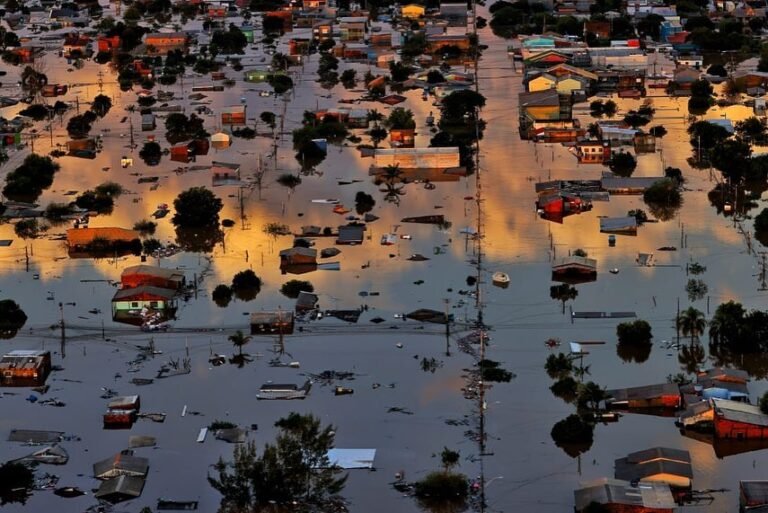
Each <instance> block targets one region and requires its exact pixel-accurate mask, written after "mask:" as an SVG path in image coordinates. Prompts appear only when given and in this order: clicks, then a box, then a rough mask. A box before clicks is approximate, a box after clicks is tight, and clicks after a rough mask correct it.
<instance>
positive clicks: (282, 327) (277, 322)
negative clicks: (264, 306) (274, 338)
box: [251, 311, 294, 335]
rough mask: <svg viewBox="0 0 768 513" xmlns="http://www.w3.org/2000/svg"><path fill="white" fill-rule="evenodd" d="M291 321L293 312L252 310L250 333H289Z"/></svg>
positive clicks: (291, 331)
mask: <svg viewBox="0 0 768 513" xmlns="http://www.w3.org/2000/svg"><path fill="white" fill-rule="evenodd" d="M293 322H294V321H293V312H283V311H277V312H253V313H252V314H251V335H280V334H282V335H290V334H292V333H293Z"/></svg>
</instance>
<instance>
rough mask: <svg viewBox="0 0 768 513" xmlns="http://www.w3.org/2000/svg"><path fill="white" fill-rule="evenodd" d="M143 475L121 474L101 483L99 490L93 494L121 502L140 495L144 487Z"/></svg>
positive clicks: (99, 497)
mask: <svg viewBox="0 0 768 513" xmlns="http://www.w3.org/2000/svg"><path fill="white" fill-rule="evenodd" d="M144 481H145V479H144V478H143V477H135V476H119V477H115V478H113V479H108V480H106V481H104V482H103V483H101V486H99V490H98V491H97V492H96V493H95V494H93V496H94V497H96V498H97V499H104V500H106V501H108V502H120V501H121V500H128V499H130V498H135V497H139V496H140V495H141V492H142V490H143V489H144Z"/></svg>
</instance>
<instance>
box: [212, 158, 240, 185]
mask: <svg viewBox="0 0 768 513" xmlns="http://www.w3.org/2000/svg"><path fill="white" fill-rule="evenodd" d="M211 182H212V185H213V187H220V186H223V185H240V184H241V183H242V182H240V164H232V163H229V162H216V161H213V162H212V163H211Z"/></svg>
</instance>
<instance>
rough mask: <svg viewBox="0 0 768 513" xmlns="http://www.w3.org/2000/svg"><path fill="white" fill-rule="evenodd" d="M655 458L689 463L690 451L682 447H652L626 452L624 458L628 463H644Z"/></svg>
mask: <svg viewBox="0 0 768 513" xmlns="http://www.w3.org/2000/svg"><path fill="white" fill-rule="evenodd" d="M657 459H665V460H672V461H680V462H684V463H686V462H687V463H690V462H691V453H689V452H688V451H684V450H682V449H670V448H669V447H652V448H651V449H645V450H643V451H637V452H633V453H632V454H628V455H627V457H626V460H627V461H628V462H629V463H645V462H648V461H651V460H657Z"/></svg>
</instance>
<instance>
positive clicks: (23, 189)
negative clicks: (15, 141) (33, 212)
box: [3, 153, 60, 202]
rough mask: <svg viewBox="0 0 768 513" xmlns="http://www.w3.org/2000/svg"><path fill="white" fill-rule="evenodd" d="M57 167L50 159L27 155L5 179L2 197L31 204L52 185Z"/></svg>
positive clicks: (33, 154)
mask: <svg viewBox="0 0 768 513" xmlns="http://www.w3.org/2000/svg"><path fill="white" fill-rule="evenodd" d="M59 167H60V166H59V164H57V163H56V162H54V161H53V160H51V158H50V157H43V156H40V155H37V154H35V153H32V154H30V155H27V156H26V157H25V158H24V162H23V163H22V164H21V165H20V166H19V167H17V168H16V169H14V170H13V171H11V172H10V173H8V175H7V176H6V177H5V187H4V188H3V195H4V196H5V197H6V198H7V199H10V200H15V201H29V202H33V201H35V200H36V199H37V198H38V197H39V196H40V194H42V193H43V190H44V189H47V188H48V187H50V186H51V184H53V175H54V174H55V173H56V171H58V170H59Z"/></svg>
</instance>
